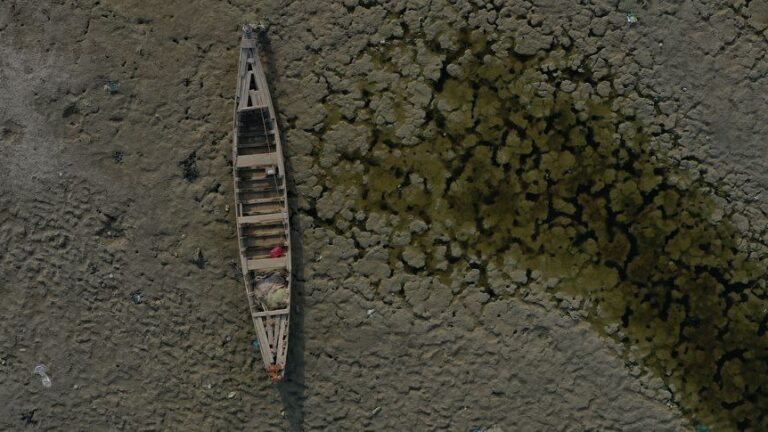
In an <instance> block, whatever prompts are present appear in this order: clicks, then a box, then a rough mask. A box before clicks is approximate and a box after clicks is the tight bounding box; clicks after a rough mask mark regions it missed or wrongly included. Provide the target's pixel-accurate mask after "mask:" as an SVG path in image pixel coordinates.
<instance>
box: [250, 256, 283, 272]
mask: <svg viewBox="0 0 768 432" xmlns="http://www.w3.org/2000/svg"><path fill="white" fill-rule="evenodd" d="M287 264H288V259H287V258H286V257H284V256H281V257H279V258H262V259H255V260H248V261H247V262H246V265H247V266H248V271H265V270H275V269H284V268H286V267H287Z"/></svg>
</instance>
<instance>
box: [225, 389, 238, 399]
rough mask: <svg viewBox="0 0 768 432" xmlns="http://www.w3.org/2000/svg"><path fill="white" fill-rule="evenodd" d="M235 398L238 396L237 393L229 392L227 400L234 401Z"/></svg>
mask: <svg viewBox="0 0 768 432" xmlns="http://www.w3.org/2000/svg"><path fill="white" fill-rule="evenodd" d="M235 396H237V392H233V391H232V392H229V394H227V399H233V398H234V397H235Z"/></svg>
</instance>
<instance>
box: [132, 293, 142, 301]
mask: <svg viewBox="0 0 768 432" xmlns="http://www.w3.org/2000/svg"><path fill="white" fill-rule="evenodd" d="M131 301H133V304H141V302H142V298H141V290H136V291H133V292H132V293H131Z"/></svg>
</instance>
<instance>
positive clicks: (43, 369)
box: [35, 364, 53, 388]
mask: <svg viewBox="0 0 768 432" xmlns="http://www.w3.org/2000/svg"><path fill="white" fill-rule="evenodd" d="M35 374H37V375H40V377H41V378H42V382H43V387H45V388H50V387H51V385H53V383H52V382H51V377H49V376H48V367H47V366H45V365H44V364H39V365H37V366H35Z"/></svg>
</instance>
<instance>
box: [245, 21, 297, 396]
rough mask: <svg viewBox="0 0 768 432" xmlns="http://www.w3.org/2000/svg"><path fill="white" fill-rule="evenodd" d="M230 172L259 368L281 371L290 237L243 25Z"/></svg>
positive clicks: (268, 111) (279, 166)
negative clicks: (259, 354)
mask: <svg viewBox="0 0 768 432" xmlns="http://www.w3.org/2000/svg"><path fill="white" fill-rule="evenodd" d="M232 173H233V177H234V182H235V204H236V205H235V211H236V213H237V219H236V223H237V237H238V245H239V249H240V266H241V268H242V271H243V281H244V283H245V291H246V296H247V298H248V306H249V310H250V313H251V317H252V318H253V325H254V328H255V329H256V336H257V338H258V345H259V350H260V351H261V356H262V358H263V360H264V368H265V370H266V371H267V374H268V375H269V377H270V378H271V379H272V380H273V381H280V380H282V379H284V377H285V365H286V357H287V354H288V330H289V318H290V309H291V307H290V299H291V250H290V247H291V237H290V227H289V224H288V200H287V194H286V182H285V163H284V160H283V149H282V144H281V142H280V133H279V131H278V129H277V122H276V117H275V110H274V107H273V105H272V98H271V97H270V94H269V88H268V86H267V80H266V76H265V74H264V69H263V67H262V64H261V61H260V58H259V52H258V47H257V44H256V40H255V39H254V38H253V35H252V30H251V28H250V27H249V26H245V27H244V28H243V38H242V40H241V42H240V61H239V69H238V79H237V91H236V96H235V113H234V142H233V146H232Z"/></svg>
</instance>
